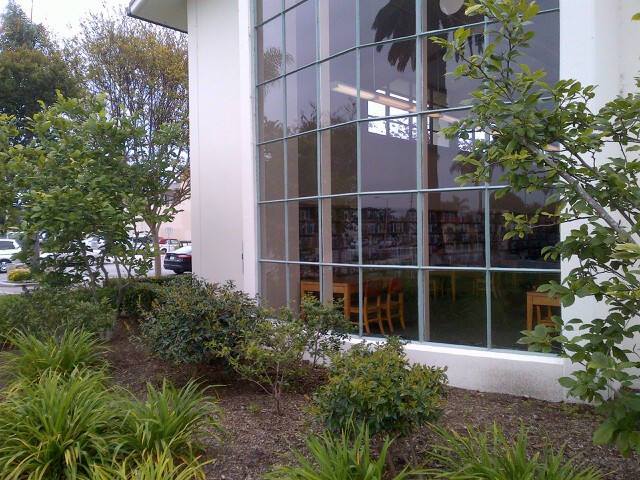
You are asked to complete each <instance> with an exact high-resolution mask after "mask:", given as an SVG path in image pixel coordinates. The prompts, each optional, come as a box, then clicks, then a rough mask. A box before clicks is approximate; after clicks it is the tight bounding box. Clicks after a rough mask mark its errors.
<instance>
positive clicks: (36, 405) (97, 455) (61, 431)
mask: <svg viewBox="0 0 640 480" xmlns="http://www.w3.org/2000/svg"><path fill="white" fill-rule="evenodd" d="M118 423H120V420H119V418H118V416H117V413H116V412H115V411H114V409H113V408H112V402H111V396H110V394H109V391H107V390H106V389H105V387H104V377H103V375H102V374H101V373H99V372H98V373H93V372H89V371H87V370H74V371H72V372H71V373H70V374H68V375H66V376H65V375H63V374H62V373H59V372H55V371H52V370H48V371H46V372H44V373H43V374H42V375H41V376H40V378H39V380H38V381H35V382H24V383H23V385H22V386H21V388H20V389H17V390H15V391H14V392H11V393H9V394H8V395H7V396H6V397H5V398H4V401H3V402H1V403H0V439H1V440H0V478H5V479H20V478H38V479H40V478H42V479H45V478H46V479H51V480H57V479H70V478H77V479H89V478H92V477H91V466H92V465H94V464H96V463H97V464H101V463H104V462H105V461H107V462H108V461H110V459H111V458H112V452H111V447H110V445H111V444H112V443H113V442H114V434H113V426H114V425H116V424H118Z"/></svg>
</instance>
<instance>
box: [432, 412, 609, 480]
mask: <svg viewBox="0 0 640 480" xmlns="http://www.w3.org/2000/svg"><path fill="white" fill-rule="evenodd" d="M434 430H435V432H436V433H437V434H438V437H439V438H440V442H439V443H438V444H437V445H436V447H435V448H434V451H433V453H432V454H431V458H430V460H431V462H433V463H437V464H438V465H440V466H439V467H438V468H433V469H431V470H430V471H429V473H431V474H432V475H433V478H442V479H449V480H463V479H469V478H478V479H482V478H486V479H491V480H512V479H516V478H517V479H535V480H597V479H600V478H603V475H602V474H601V473H600V472H598V471H597V470H596V469H595V468H593V467H587V468H584V469H580V468H578V467H577V466H576V464H575V459H574V458H569V459H567V458H565V455H564V450H563V449H562V448H561V449H560V450H558V451H557V452H555V453H554V451H553V448H552V447H551V446H550V445H545V446H544V447H543V450H542V452H538V453H536V454H534V455H533V456H532V457H530V458H529V457H528V456H527V432H526V430H525V429H524V428H523V427H521V428H520V431H519V432H518V436H517V438H516V440H515V443H514V444H513V445H512V444H511V443H510V442H509V441H508V440H507V438H506V436H505V435H504V433H503V432H502V431H501V430H500V429H499V428H498V426H497V425H495V424H494V426H493V429H492V430H490V431H488V432H481V431H479V430H477V429H473V428H468V435H467V436H463V435H461V434H459V433H458V432H456V431H455V430H451V431H449V430H445V429H441V428H435V429H434ZM431 462H429V463H431Z"/></svg>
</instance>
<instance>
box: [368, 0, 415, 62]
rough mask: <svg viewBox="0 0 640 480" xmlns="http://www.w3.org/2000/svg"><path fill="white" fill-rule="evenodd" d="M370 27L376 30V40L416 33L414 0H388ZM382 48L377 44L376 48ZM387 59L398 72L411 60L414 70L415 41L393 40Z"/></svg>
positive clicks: (380, 49)
mask: <svg viewBox="0 0 640 480" xmlns="http://www.w3.org/2000/svg"><path fill="white" fill-rule="evenodd" d="M371 28H372V29H373V30H375V31H376V34H375V41H376V42H380V41H382V40H384V39H386V38H403V37H409V36H411V35H414V34H415V33H416V2H415V0H390V2H389V3H388V4H387V5H385V6H384V7H382V8H381V9H380V11H379V12H378V14H377V15H376V18H375V20H374V21H373V25H372V26H371ZM382 48H383V46H382V45H378V46H377V47H376V50H377V51H378V52H380V51H382ZM387 59H388V60H389V63H390V64H391V65H395V66H396V68H397V69H398V71H399V72H404V70H405V68H407V64H408V63H409V61H411V68H412V70H414V71H415V69H416V44H415V42H414V41H409V42H394V43H393V44H392V45H391V47H390V49H389V54H388V55H387Z"/></svg>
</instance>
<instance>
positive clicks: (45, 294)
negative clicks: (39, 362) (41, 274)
mask: <svg viewBox="0 0 640 480" xmlns="http://www.w3.org/2000/svg"><path fill="white" fill-rule="evenodd" d="M7 297H9V298H8V299H7V300H6V301H3V302H0V319H2V320H1V321H2V324H0V328H1V329H2V330H0V336H4V335H6V334H7V333H9V332H10V331H11V330H13V329H15V330H17V331H20V332H24V333H32V334H34V335H36V336H38V337H40V338H48V337H49V336H51V335H52V334H54V333H55V332H62V331H66V330H73V329H81V330H85V331H87V332H100V331H102V330H104V329H107V328H111V327H112V325H113V320H114V318H115V311H114V310H113V309H112V308H111V307H110V306H109V304H108V302H107V301H106V300H102V301H98V302H95V301H92V300H91V299H90V295H88V293H87V292H85V291H83V290H73V289H65V288H52V289H50V288H40V289H38V290H35V291H33V292H29V293H25V294H20V295H7Z"/></svg>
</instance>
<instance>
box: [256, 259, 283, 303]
mask: <svg viewBox="0 0 640 480" xmlns="http://www.w3.org/2000/svg"><path fill="white" fill-rule="evenodd" d="M260 267H261V272H260V273H261V275H260V276H261V277H262V282H261V285H262V289H261V292H260V298H261V299H262V301H263V302H264V303H266V304H267V305H268V306H269V307H271V308H284V307H286V306H287V305H288V303H287V268H286V265H285V264H284V263H268V262H262V263H261V264H260Z"/></svg>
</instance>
